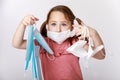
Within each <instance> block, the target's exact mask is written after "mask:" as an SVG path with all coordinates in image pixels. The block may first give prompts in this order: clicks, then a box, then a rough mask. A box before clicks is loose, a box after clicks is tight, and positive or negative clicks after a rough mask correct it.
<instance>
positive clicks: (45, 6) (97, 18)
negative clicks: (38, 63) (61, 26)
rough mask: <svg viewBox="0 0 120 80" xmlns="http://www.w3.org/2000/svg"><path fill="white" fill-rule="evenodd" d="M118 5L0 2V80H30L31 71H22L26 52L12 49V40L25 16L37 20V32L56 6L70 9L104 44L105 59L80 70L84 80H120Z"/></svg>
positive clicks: (111, 1)
mask: <svg viewBox="0 0 120 80" xmlns="http://www.w3.org/2000/svg"><path fill="white" fill-rule="evenodd" d="M119 3H120V1H119V0H43V1H42V0H0V80H33V79H32V74H31V70H30V68H29V70H28V72H25V71H24V64H25V50H19V49H15V48H13V47H12V37H13V34H14V32H15V30H16V28H17V26H18V24H19V22H20V21H21V20H22V18H23V17H24V16H26V15H28V14H33V15H34V16H36V17H38V18H39V19H40V21H39V22H38V23H37V27H38V28H39V26H40V25H41V23H42V22H43V21H44V20H45V18H46V15H47V12H48V10H49V9H50V8H51V7H53V6H55V5H58V4H64V5H67V6H68V7H70V8H71V9H72V11H73V12H74V14H75V15H76V16H77V17H79V18H80V19H82V20H83V21H84V22H85V23H86V24H87V25H89V26H91V27H93V28H95V29H96V30H97V31H98V32H99V34H100V36H101V38H102V39H103V41H104V44H105V48H106V54H107V56H106V58H105V59H104V60H96V59H91V60H90V62H89V68H88V69H83V76H84V80H120V76H119V74H120V63H119V61H120V58H119V57H120V53H119V52H120V49H119V48H120V47H119V45H120V42H119V41H120V36H119V34H120V9H119V8H120V5H119ZM57 75H59V74H57Z"/></svg>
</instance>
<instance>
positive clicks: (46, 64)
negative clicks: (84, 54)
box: [35, 38, 83, 80]
mask: <svg viewBox="0 0 120 80" xmlns="http://www.w3.org/2000/svg"><path fill="white" fill-rule="evenodd" d="M45 40H46V42H47V43H48V45H49V46H50V48H51V49H52V50H53V52H54V56H53V55H50V54H49V53H47V52H46V51H45V50H44V49H43V48H42V47H40V59H41V64H42V72H43V76H44V80H83V77H82V72H81V69H80V65H79V58H78V57H76V56H74V55H73V54H71V53H68V52H67V51H66V49H67V48H68V47H70V42H69V40H66V41H64V42H63V43H62V44H57V43H56V42H54V41H52V40H51V39H49V38H45ZM35 45H39V43H38V42H37V41H36V40H35ZM39 46H40V45H39Z"/></svg>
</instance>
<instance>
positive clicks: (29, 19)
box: [21, 15, 39, 26]
mask: <svg viewBox="0 0 120 80" xmlns="http://www.w3.org/2000/svg"><path fill="white" fill-rule="evenodd" d="M38 20H39V19H38V18H36V17H34V16H33V15H27V16H25V17H24V18H23V20H22V22H21V23H22V24H23V25H24V26H28V25H33V24H35V22H36V21H38Z"/></svg>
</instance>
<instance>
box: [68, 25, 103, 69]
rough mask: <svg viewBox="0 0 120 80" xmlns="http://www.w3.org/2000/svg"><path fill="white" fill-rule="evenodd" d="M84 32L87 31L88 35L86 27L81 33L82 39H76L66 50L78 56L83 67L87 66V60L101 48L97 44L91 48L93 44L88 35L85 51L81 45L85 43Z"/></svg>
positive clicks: (101, 46) (101, 47)
mask: <svg viewBox="0 0 120 80" xmlns="http://www.w3.org/2000/svg"><path fill="white" fill-rule="evenodd" d="M86 33H88V35H89V30H88V28H87V27H84V29H83V31H82V34H83V36H84V39H83V40H78V41H77V42H76V43H74V44H73V45H72V46H70V47H69V48H68V49H67V51H68V52H70V53H72V54H73V55H75V56H77V57H80V59H81V60H82V61H83V66H84V67H85V68H87V67H88V60H89V59H90V58H91V57H92V56H94V55H95V54H96V53H97V52H98V51H100V50H101V49H103V47H104V46H103V45H100V46H98V47H97V48H96V49H95V50H93V49H92V46H94V45H93V40H92V38H91V37H90V35H89V36H88V45H89V46H88V51H86V50H85V49H84V48H83V46H84V45H85V44H86V43H87V41H85V36H86Z"/></svg>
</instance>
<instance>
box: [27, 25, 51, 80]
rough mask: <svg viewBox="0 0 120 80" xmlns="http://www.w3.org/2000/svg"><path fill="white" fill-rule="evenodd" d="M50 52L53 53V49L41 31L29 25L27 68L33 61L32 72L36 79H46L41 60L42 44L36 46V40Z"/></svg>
mask: <svg viewBox="0 0 120 80" xmlns="http://www.w3.org/2000/svg"><path fill="white" fill-rule="evenodd" d="M35 39H36V40H37V41H38V43H39V44H40V45H41V46H42V47H43V48H44V49H45V50H46V51H47V52H48V53H49V54H53V51H52V50H51V49H50V47H49V46H48V44H47V42H46V41H45V40H44V38H43V37H42V35H41V34H40V32H39V31H38V29H37V28H35V27H34V26H32V25H31V26H29V27H28V39H27V52H26V59H25V60H26V61H25V70H28V67H29V63H30V61H32V73H33V78H34V79H35V80H44V78H43V74H42V67H41V60H40V55H39V54H40V53H39V50H40V46H36V45H35V43H34V40H35Z"/></svg>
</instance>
